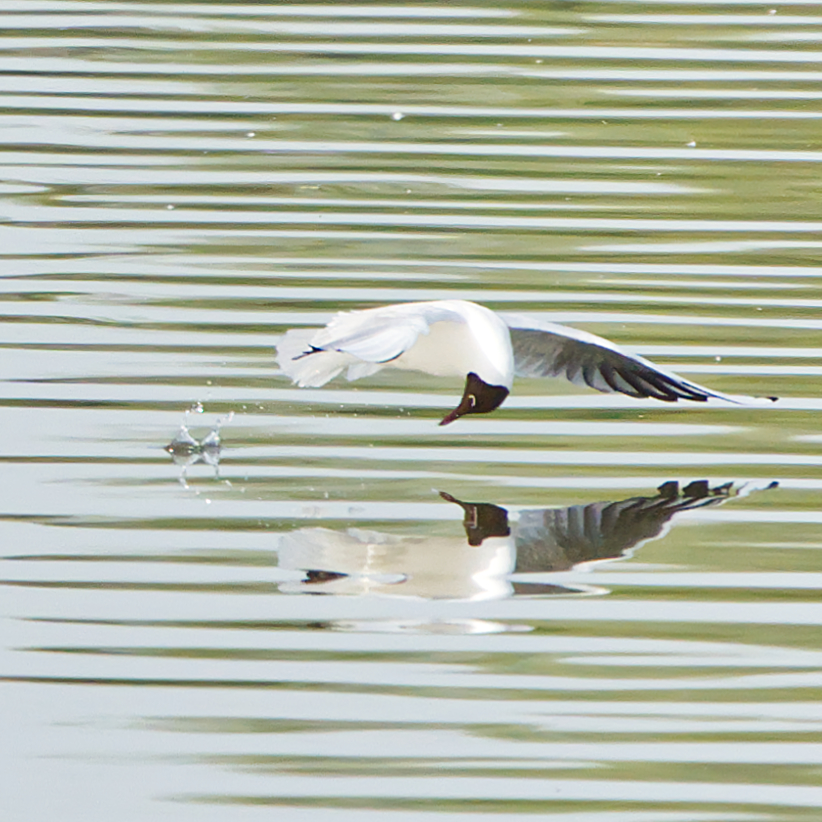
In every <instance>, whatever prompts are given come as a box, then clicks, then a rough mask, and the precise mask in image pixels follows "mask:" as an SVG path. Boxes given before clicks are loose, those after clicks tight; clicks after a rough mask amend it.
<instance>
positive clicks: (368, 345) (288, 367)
mask: <svg viewBox="0 0 822 822" xmlns="http://www.w3.org/2000/svg"><path fill="white" fill-rule="evenodd" d="M443 321H450V322H465V316H464V315H463V314H462V313H460V311H459V310H458V307H457V304H456V302H454V303H453V304H452V303H451V302H449V301H437V302H423V303H403V304H400V305H389V306H384V307H382V308H370V309H366V310H364V311H344V312H341V313H339V314H337V315H336V316H335V317H334V318H333V319H332V320H331V322H329V323H328V325H326V326H325V327H324V328H318V329H314V328H312V329H304V328H295V329H291V330H290V331H287V332H286V333H285V334H284V335H283V337H282V338H281V339H280V342H279V343H278V344H277V359H278V361H279V364H280V367H281V368H282V370H283V371H284V372H285V373H286V374H287V375H288V376H289V377H291V379H292V380H293V381H294V382H296V383H297V384H298V385H299V386H301V387H305V386H312V387H316V386H320V385H325V383H327V382H328V381H329V380H331V379H333V378H334V377H336V376H337V374H339V373H340V372H341V371H342V370H343V369H344V368H346V367H348V378H349V379H350V380H356V379H359V378H360V377H366V376H368V375H370V374H374V373H375V372H377V371H379V370H380V368H382V366H383V365H385V364H386V363H390V362H391V361H392V360H395V359H397V357H399V356H400V355H401V354H403V353H404V352H405V351H408V349H409V348H411V346H412V345H414V343H415V342H416V341H417V338H418V337H419V335H420V334H427V333H428V331H429V329H430V327H431V326H432V325H433V324H434V323H435V322H443Z"/></svg>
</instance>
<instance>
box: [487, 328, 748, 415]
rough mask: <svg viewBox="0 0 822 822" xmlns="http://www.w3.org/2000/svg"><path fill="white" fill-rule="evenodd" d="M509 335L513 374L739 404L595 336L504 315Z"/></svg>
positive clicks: (633, 392) (632, 392)
mask: <svg viewBox="0 0 822 822" xmlns="http://www.w3.org/2000/svg"><path fill="white" fill-rule="evenodd" d="M500 316H501V317H502V319H503V320H504V321H505V323H506V324H507V325H508V327H509V330H510V333H511V345H512V347H513V349H514V371H515V374H516V375H517V376H518V377H565V378H566V379H568V380H570V381H571V382H573V383H575V384H576V385H587V386H589V387H591V388H595V389H596V390H597V391H602V392H606V393H610V392H613V391H617V392H619V393H621V394H627V395H628V396H630V397H637V398H644V397H652V398H654V399H657V400H662V401H664V402H676V401H677V400H680V399H684V400H693V401H695V402H705V401H706V400H707V399H708V398H710V397H715V398H718V399H723V400H726V401H728V402H733V403H738V402H739V401H738V400H735V399H733V398H731V397H729V396H727V395H726V394H722V393H721V392H718V391H711V390H710V389H708V388H703V387H702V386H701V385H697V384H696V383H693V382H689V381H688V380H684V379H682V378H681V377H678V376H677V375H676V374H672V373H671V372H670V371H666V370H665V369H663V368H659V367H658V366H656V365H654V364H653V363H651V362H649V361H648V360H646V359H644V358H643V357H639V356H637V355H634V354H629V353H627V352H626V351H623V350H621V349H620V348H619V347H618V346H616V345H614V344H613V343H611V342H609V341H608V340H606V339H604V338H603V337H597V336H596V335H595V334H589V333H588V332H586V331H579V330H577V329H575V328H568V327H567V326H563V325H559V324H557V323H550V322H544V321H542V320H538V319H536V318H534V317H527V316H520V315H516V314H501V315H500Z"/></svg>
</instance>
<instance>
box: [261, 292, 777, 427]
mask: <svg viewBox="0 0 822 822" xmlns="http://www.w3.org/2000/svg"><path fill="white" fill-rule="evenodd" d="M277 356H278V361H279V364H280V367H281V368H282V370H283V372H284V373H285V374H287V375H288V376H289V377H291V379H292V380H293V381H294V382H295V383H296V384H297V385H299V386H301V387H309V386H310V387H318V386H321V385H325V383H327V382H328V381H329V380H331V379H333V378H334V377H336V376H337V375H338V374H340V373H341V372H342V371H343V370H344V369H348V374H347V376H348V379H349V380H357V379H360V378H361V377H367V376H369V375H371V374H375V373H376V372H377V371H380V370H381V369H383V368H389V367H390V368H399V369H403V370H411V371H422V372H425V373H426V374H432V375H434V376H437V377H461V378H464V379H465V390H464V392H463V395H462V400H461V401H460V404H459V405H458V406H457V407H456V408H455V409H454V410H453V411H451V412H450V413H449V414H447V415H446V416H445V417H444V418H443V420H442V422H440V425H447V424H448V423H450V422H453V421H454V420H456V419H458V418H459V417H462V416H464V415H466V414H485V413H487V412H489V411H493V410H494V409H495V408H498V407H499V406H500V405H502V403H503V401H504V400H505V398H506V397H507V396H508V394H509V393H510V391H511V387H512V385H513V381H514V376H519V377H565V378H566V379H568V380H570V381H571V382H573V383H576V384H577V385H587V386H590V387H591V388H595V389H596V390H597V391H603V392H611V391H618V392H620V393H622V394H627V395H628V396H630V397H637V398H645V397H653V398H654V399H657V400H663V401H664V402H676V401H677V400H680V399H683V400H692V401H694V402H705V401H706V400H708V399H709V398H712V397H713V398H716V399H722V400H726V401H727V402H733V403H738V402H739V400H735V399H733V398H732V397H729V396H728V395H726V394H722V393H720V392H719V391H711V390H709V389H708V388H703V387H702V386H701V385H697V384H696V383H693V382H689V381H688V380H684V379H682V378H681V377H678V376H676V374H672V373H671V372H670V371H665V370H664V369H662V368H659V367H658V366H656V365H654V364H653V363H651V362H648V360H646V359H644V358H643V357H639V356H637V355H635V354H629V353H627V352H625V351H623V350H622V349H620V348H619V347H618V346H616V345H614V344H613V343H612V342H609V341H608V340H606V339H604V338H602V337H597V336H596V335H594V334H589V333H588V332H586V331H579V330H577V329H575V328H568V327H566V326H563V325H559V324H557V323H552V322H547V321H545V320H540V319H538V318H535V317H529V316H527V315H522V314H498V313H496V312H495V311H492V310H491V309H490V308H485V307H484V306H482V305H478V304H477V303H473V302H468V301H467V300H435V301H432V302H420V303H398V304H396V305H387V306H383V307H380V308H369V309H365V310H362V311H343V312H341V313H339V314H337V315H336V316H335V317H334V318H333V319H332V320H331V322H329V323H328V325H326V326H325V327H324V328H320V329H316V328H293V329H291V330H290V331H287V332H286V333H285V334H284V335H283V337H282V338H281V339H280V341H279V343H278V345H277ZM770 399H775V398H770Z"/></svg>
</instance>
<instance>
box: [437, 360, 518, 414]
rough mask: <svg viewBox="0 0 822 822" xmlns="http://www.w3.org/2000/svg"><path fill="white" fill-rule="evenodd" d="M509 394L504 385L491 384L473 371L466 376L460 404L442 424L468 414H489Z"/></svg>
mask: <svg viewBox="0 0 822 822" xmlns="http://www.w3.org/2000/svg"><path fill="white" fill-rule="evenodd" d="M507 396H508V389H507V388H506V387H505V386H504V385H489V384H488V383H487V382H485V381H483V380H481V379H480V378H479V377H478V376H477V375H476V374H475V373H474V372H473V371H471V372H470V373H469V374H468V376H467V377H466V378H465V391H464V392H463V395H462V399H461V400H460V404H459V405H458V406H457V407H456V408H455V409H454V410H453V411H451V412H450V413H449V414H446V415H445V416H444V417H443V419H442V422H440V425H448V423H449V422H454V420H457V419H459V418H460V417H464V416H465V415H466V414H487V413H488V412H489V411H493V410H494V409H495V408H499V407H500V406H501V405H502V403H503V402H504V401H505V398H506V397H507Z"/></svg>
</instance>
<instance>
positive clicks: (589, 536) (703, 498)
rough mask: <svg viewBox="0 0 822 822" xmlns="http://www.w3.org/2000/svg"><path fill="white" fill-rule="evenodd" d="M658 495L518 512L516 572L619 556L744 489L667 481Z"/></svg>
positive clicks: (562, 567) (564, 567) (553, 568)
mask: <svg viewBox="0 0 822 822" xmlns="http://www.w3.org/2000/svg"><path fill="white" fill-rule="evenodd" d="M775 484H776V483H771V485H769V486H768V487H773V486H774V485H775ZM658 491H659V493H658V494H657V495H656V496H653V497H633V498H631V499H626V500H620V501H619V502H595V503H592V504H591V505H572V506H571V507H570V508H544V509H537V510H531V511H522V512H521V514H520V518H519V522H518V523H517V527H516V531H515V535H514V536H515V540H516V546H517V564H516V568H515V572H517V573H531V572H546V571H565V570H567V569H569V568H571V567H573V566H574V565H577V564H579V563H581V562H590V561H591V560H597V559H612V558H615V557H619V556H622V555H623V554H624V553H625V552H626V551H627V550H628V549H630V548H632V547H633V546H635V545H637V544H638V543H640V542H643V541H645V540H649V539H653V538H654V537H657V536H659V534H660V533H661V532H662V530H663V528H664V527H665V524H666V523H667V522H668V521H669V520H670V519H671V517H673V516H674V514H677V513H678V512H680V511H687V510H690V509H692V508H702V507H705V506H709V505H721V504H722V503H723V502H725V501H726V500H727V499H729V498H730V497H732V496H739V495H741V494H744V493H745V487H744V486H743V488H742V489H735V488H734V486H733V483H727V484H725V485H720V486H717V487H714V488H711V487H710V486H709V485H708V483H707V482H706V481H705V480H701V481H698V482H692V483H690V484H689V485H686V486H685V487H684V488H683V489H682V490H681V491H680V489H679V484H678V483H676V482H666V483H664V484H663V485H660V486H659V489H658Z"/></svg>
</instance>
